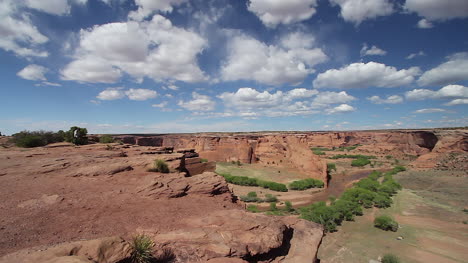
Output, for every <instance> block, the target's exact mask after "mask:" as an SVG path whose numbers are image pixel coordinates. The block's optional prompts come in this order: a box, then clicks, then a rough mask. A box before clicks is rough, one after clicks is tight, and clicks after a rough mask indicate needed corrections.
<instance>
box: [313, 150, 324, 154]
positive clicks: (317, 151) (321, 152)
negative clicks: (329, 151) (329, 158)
mask: <svg viewBox="0 0 468 263" xmlns="http://www.w3.org/2000/svg"><path fill="white" fill-rule="evenodd" d="M312 152H313V153H314V154H315V155H325V152H323V151H320V150H312Z"/></svg>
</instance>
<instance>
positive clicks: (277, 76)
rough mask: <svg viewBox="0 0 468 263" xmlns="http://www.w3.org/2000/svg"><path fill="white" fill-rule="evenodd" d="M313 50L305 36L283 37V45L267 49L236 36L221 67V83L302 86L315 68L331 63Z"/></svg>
mask: <svg viewBox="0 0 468 263" xmlns="http://www.w3.org/2000/svg"><path fill="white" fill-rule="evenodd" d="M294 40H298V42H296V41H294ZM313 46H314V38H313V36H311V35H308V34H305V33H298V32H296V33H291V34H289V35H286V36H283V37H282V39H281V40H280V45H267V44H265V43H262V42H260V41H258V40H256V39H254V38H252V37H250V36H247V35H244V34H234V36H232V38H231V39H230V41H229V44H228V57H227V59H226V61H224V63H223V65H222V67H221V76H222V79H223V80H225V81H234V80H255V81H257V82H259V83H263V84H269V85H280V84H283V83H290V84H299V83H301V82H302V81H303V80H304V78H305V77H307V75H309V74H310V73H313V72H314V69H313V66H315V65H316V64H319V63H322V62H325V61H326V60H327V59H328V57H327V56H326V55H325V53H323V51H322V50H321V49H320V48H314V47H313Z"/></svg>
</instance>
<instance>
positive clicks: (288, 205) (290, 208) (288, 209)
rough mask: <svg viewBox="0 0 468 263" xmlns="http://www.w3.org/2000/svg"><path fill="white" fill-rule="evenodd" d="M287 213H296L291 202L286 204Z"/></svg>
mask: <svg viewBox="0 0 468 263" xmlns="http://www.w3.org/2000/svg"><path fill="white" fill-rule="evenodd" d="M284 205H285V210H286V212H294V207H293V206H292V203H291V201H286V202H284Z"/></svg>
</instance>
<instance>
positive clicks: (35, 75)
mask: <svg viewBox="0 0 468 263" xmlns="http://www.w3.org/2000/svg"><path fill="white" fill-rule="evenodd" d="M46 72H47V69H46V68H45V67H43V66H39V65H36V64H31V65H28V66H26V67H25V68H24V69H22V70H21V71H19V72H18V73H16V75H18V76H19V77H22V78H23V79H27V80H42V81H46V77H45V76H44V74H45V73H46Z"/></svg>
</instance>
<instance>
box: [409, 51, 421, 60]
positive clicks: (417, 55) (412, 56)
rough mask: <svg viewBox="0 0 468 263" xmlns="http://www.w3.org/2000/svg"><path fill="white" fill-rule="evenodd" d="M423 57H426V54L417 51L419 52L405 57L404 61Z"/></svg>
mask: <svg viewBox="0 0 468 263" xmlns="http://www.w3.org/2000/svg"><path fill="white" fill-rule="evenodd" d="M425 55H426V53H424V51H419V52H417V53H411V54H409V55H408V56H407V57H406V59H413V58H416V57H423V56H425Z"/></svg>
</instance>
